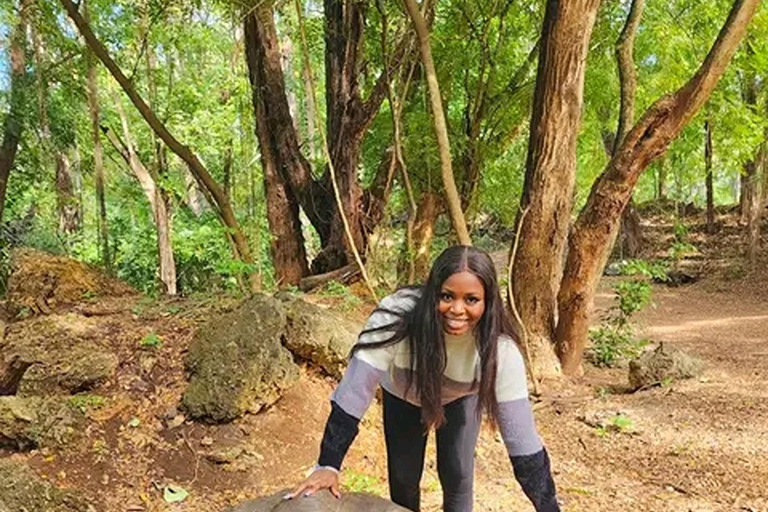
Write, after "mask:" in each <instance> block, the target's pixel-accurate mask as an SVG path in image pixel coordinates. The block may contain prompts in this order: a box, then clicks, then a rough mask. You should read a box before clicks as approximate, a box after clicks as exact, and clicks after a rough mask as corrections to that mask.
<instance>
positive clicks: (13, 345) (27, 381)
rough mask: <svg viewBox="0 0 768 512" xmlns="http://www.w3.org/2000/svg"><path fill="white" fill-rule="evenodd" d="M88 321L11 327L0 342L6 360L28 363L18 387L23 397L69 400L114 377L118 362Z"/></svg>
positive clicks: (58, 318) (69, 318) (51, 319)
mask: <svg viewBox="0 0 768 512" xmlns="http://www.w3.org/2000/svg"><path fill="white" fill-rule="evenodd" d="M93 323H94V320H93V319H89V318H87V317H84V316H81V315H77V314H73V313H69V314H66V315H49V316H44V317H34V318H31V319H27V320H23V321H20V322H14V323H12V324H10V325H9V326H8V328H7V331H6V337H5V339H4V340H0V351H1V352H2V353H3V354H4V355H5V357H6V358H8V357H11V356H15V357H18V358H21V359H22V360H24V361H29V362H31V363H32V365H31V367H30V368H29V369H28V370H27V371H26V373H25V374H24V376H23V377H22V379H21V382H20V384H19V389H18V394H19V395H23V396H33V395H38V396H42V395H49V394H58V393H63V394H71V393H77V392H80V391H85V390H89V389H93V388H95V387H96V386H98V385H99V384H101V383H103V382H105V381H107V380H109V379H110V378H112V376H113V375H114V374H115V372H116V371H117V367H118V363H119V361H118V358H117V356H116V355H115V354H114V353H113V352H112V351H111V350H110V349H109V348H108V347H107V346H106V345H107V343H108V340H105V339H101V338H100V334H99V331H98V329H96V327H95V325H92V324H93Z"/></svg>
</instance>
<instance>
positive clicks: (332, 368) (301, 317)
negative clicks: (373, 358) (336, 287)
mask: <svg viewBox="0 0 768 512" xmlns="http://www.w3.org/2000/svg"><path fill="white" fill-rule="evenodd" d="M280 299H281V300H283V304H284V306H285V308H286V316H287V320H288V325H287V328H286V334H285V346H286V347H287V348H288V350H290V351H291V352H293V353H294V354H296V355H297V356H299V357H300V358H302V359H306V360H309V361H311V362H312V363H314V364H316V365H317V366H319V367H320V368H322V369H323V370H325V371H326V372H328V373H329V374H330V375H333V376H334V377H336V378H341V376H342V374H343V372H344V368H346V366H347V358H348V356H349V351H350V349H351V348H352V346H353V345H354V344H355V342H356V341H357V336H358V334H359V333H360V328H361V327H360V326H359V325H357V324H355V323H354V322H350V321H349V320H346V319H344V318H342V317H340V316H338V315H336V314H334V313H333V312H331V311H328V310H327V309H323V308H321V307H318V306H316V305H314V304H311V303H309V302H306V301H303V300H301V299H298V298H293V299H291V298H290V296H286V294H282V296H281V297H280Z"/></svg>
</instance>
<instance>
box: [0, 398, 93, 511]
mask: <svg viewBox="0 0 768 512" xmlns="http://www.w3.org/2000/svg"><path fill="white" fill-rule="evenodd" d="M83 420H84V418H83V416H82V414H80V413H78V412H77V410H76V409H75V408H74V407H72V406H71V405H70V404H69V403H68V402H67V401H66V400H65V399H60V398H39V397H18V396H0V446H6V447H9V448H12V449H14V450H27V449H32V448H37V447H43V446H48V447H54V446H58V445H60V444H64V443H67V442H69V441H70V440H72V439H73V438H74V437H75V436H76V435H77V433H78V432H79V431H80V430H81V428H82V426H83ZM0 482H2V479H0ZM0 487H2V486H0ZM1 511H2V509H0V512H1Z"/></svg>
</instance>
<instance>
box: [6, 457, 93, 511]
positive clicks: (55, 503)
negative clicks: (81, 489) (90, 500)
mask: <svg viewBox="0 0 768 512" xmlns="http://www.w3.org/2000/svg"><path fill="white" fill-rule="evenodd" d="M0 482H1V483H0V512H17V511H22V510H23V511H26V512H86V511H87V510H88V505H87V503H85V502H84V501H83V500H82V499H80V498H78V497H76V496H75V495H73V494H72V493H70V492H67V491H64V490H61V489H57V488H56V487H54V486H53V485H51V484H49V483H48V482H46V481H45V480H43V479H42V478H39V477H38V476H37V475H35V474H34V473H33V472H32V471H31V470H30V469H29V468H28V467H27V466H26V465H25V464H23V463H21V462H16V461H13V460H9V459H0Z"/></svg>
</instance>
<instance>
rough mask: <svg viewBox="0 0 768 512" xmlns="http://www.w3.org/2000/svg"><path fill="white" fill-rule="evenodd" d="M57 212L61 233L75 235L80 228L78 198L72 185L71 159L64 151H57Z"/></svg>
mask: <svg viewBox="0 0 768 512" xmlns="http://www.w3.org/2000/svg"><path fill="white" fill-rule="evenodd" d="M56 210H57V212H58V217H59V232H60V233H74V232H75V231H77V230H78V229H79V228H80V219H79V218H78V211H79V209H78V204H77V196H76V195H75V191H74V187H73V184H72V168H71V166H70V164H69V158H67V155H65V154H64V153H63V152H62V151H56Z"/></svg>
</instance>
